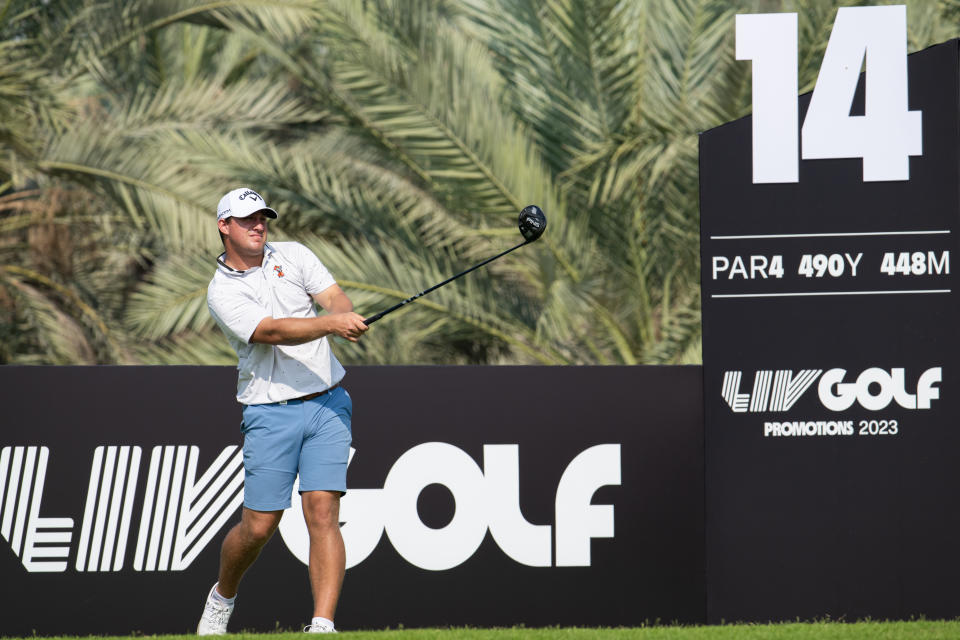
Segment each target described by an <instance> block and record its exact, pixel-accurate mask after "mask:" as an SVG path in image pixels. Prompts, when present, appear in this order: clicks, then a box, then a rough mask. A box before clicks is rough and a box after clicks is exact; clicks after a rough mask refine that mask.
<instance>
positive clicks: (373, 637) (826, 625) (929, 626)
mask: <svg viewBox="0 0 960 640" xmlns="http://www.w3.org/2000/svg"><path fill="white" fill-rule="evenodd" d="M142 637H144V636H110V637H102V636H98V637H97V640H130V639H131V638H142ZM148 637H150V638H155V639H156V640H196V638H197V636H195V635H166V636H148ZM303 637H304V635H303V633H299V632H282V633H236V634H231V635H230V636H228V639H227V640H294V639H295V638H296V639H299V640H303ZM61 638H64V639H65V638H66V637H65V636H61ZM337 638H338V639H339V640H421V639H422V640H594V639H597V640H761V639H762V640H767V639H771V640H833V639H836V640H940V639H942V640H954V639H956V638H960V620H949V621H942V620H941V621H937V620H915V621H910V622H869V621H868V622H856V623H842V622H812V623H789V624H739V625H732V624H731V625H723V626H700V627H679V626H674V627H644V628H616V629H586V628H569V627H564V628H545V629H527V628H524V627H514V628H506V629H474V628H462V629H461V628H453V629H399V630H389V629H388V630H385V631H347V632H341V633H340V634H339V635H338V636H337ZM50 640H57V639H54V638H51V639H50Z"/></svg>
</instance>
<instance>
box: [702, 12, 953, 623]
mask: <svg viewBox="0 0 960 640" xmlns="http://www.w3.org/2000/svg"><path fill="white" fill-rule="evenodd" d="M732 26H733V25H731V27H732ZM736 50H737V53H736V55H737V57H738V59H740V60H743V62H742V64H744V65H746V64H750V65H752V80H753V116H752V117H747V118H743V119H741V120H738V121H735V122H732V123H729V124H726V125H723V126H721V127H718V128H716V129H713V130H711V131H708V132H706V133H704V134H703V135H702V136H701V138H700V156H701V159H700V164H701V172H700V173H701V175H700V189H701V242H702V284H703V330H704V396H705V420H706V432H705V443H706V456H707V458H706V486H707V567H708V580H707V582H708V585H707V586H708V610H707V613H708V619H709V620H710V621H719V620H721V619H724V620H727V621H732V620H759V619H762V620H766V619H778V618H779V619H793V618H796V617H797V616H800V617H806V618H810V617H820V616H834V617H839V616H845V617H846V618H847V619H856V618H858V617H861V616H873V617H880V618H886V617H899V618H902V617H909V616H912V615H927V616H933V617H953V616H956V615H957V614H960V588H958V587H957V579H956V576H957V575H958V573H960V546H958V545H957V542H956V541H957V538H958V536H960V515H958V514H960V509H958V508H957V507H956V505H957V502H958V498H960V471H958V468H960V467H958V465H957V463H956V461H957V456H958V455H960V454H958V452H960V424H958V419H960V415H958V410H957V407H958V404H957V400H958V398H957V386H956V382H955V381H956V376H957V368H958V366H960V362H958V358H957V348H958V339H957V331H958V326H960V314H958V309H957V295H958V294H957V291H956V287H957V285H956V277H955V275H954V272H955V270H956V269H957V268H958V265H957V264H956V259H957V257H958V256H957V248H958V247H957V232H958V229H957V219H958V215H960V202H958V192H960V191H958V186H957V177H958V171H960V169H958V156H957V154H958V142H960V141H958V116H957V113H958V104H960V102H958V42H957V41H950V42H947V43H945V44H942V45H938V46H935V47H931V48H929V49H927V50H925V51H922V52H919V53H915V54H913V55H911V56H909V59H908V56H907V52H906V10H905V8H904V7H902V6H899V7H866V8H864V7H860V8H842V9H839V11H838V12H837V16H836V21H835V23H834V26H833V30H832V33H831V35H830V40H829V44H828V46H827V48H826V53H825V55H824V58H823V63H822V66H821V68H820V72H819V76H818V80H817V83H816V87H815V89H814V91H813V92H812V94H806V95H803V96H801V97H800V98H799V100H798V99H797V16H796V15H795V14H765V15H741V16H737V21H736ZM864 58H865V60H866V62H865V65H866V68H865V72H864V73H860V71H861V69H862V68H863V65H864Z"/></svg>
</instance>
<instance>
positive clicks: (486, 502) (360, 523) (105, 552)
mask: <svg viewBox="0 0 960 640" xmlns="http://www.w3.org/2000/svg"><path fill="white" fill-rule="evenodd" d="M518 449H519V447H518V446H517V445H485V446H484V466H483V469H482V470H481V468H480V467H479V466H478V465H477V464H476V463H475V462H474V461H473V459H472V458H471V457H470V456H468V455H467V454H466V453H465V452H463V451H462V450H461V449H459V448H457V447H455V446H453V445H450V444H446V443H441V442H429V443H425V444H421V445H418V446H416V447H414V448H412V449H410V450H409V451H407V452H406V453H405V454H403V455H402V456H400V458H399V459H398V460H397V461H396V463H395V464H394V465H393V467H392V468H391V469H390V471H389V473H388V474H387V477H386V480H385V482H384V486H383V488H382V489H350V491H349V492H348V493H347V495H346V496H345V497H344V498H343V501H342V505H341V519H342V520H344V521H345V522H346V524H345V525H343V528H342V530H343V536H344V542H345V544H346V550H347V566H348V567H349V566H355V565H357V564H359V563H360V562H362V561H363V560H364V559H366V557H367V556H369V554H370V553H371V552H372V551H373V549H374V548H375V547H376V546H377V544H378V542H379V541H380V539H381V537H382V536H383V534H384V533H386V535H387V537H388V538H389V539H390V541H391V543H392V544H393V546H394V548H395V549H396V550H397V552H398V553H399V554H400V555H401V556H402V557H404V558H405V559H406V560H407V561H408V562H410V563H411V564H413V565H415V566H417V567H420V568H423V569H429V570H435V571H438V570H445V569H450V568H453V567H455V566H457V565H459V564H461V563H463V562H464V561H466V560H467V559H468V558H469V557H470V556H472V555H473V553H474V552H475V551H476V549H477V548H478V547H479V545H480V543H481V541H482V540H483V538H484V537H485V536H486V532H487V531H488V530H489V531H490V533H491V535H492V537H493V539H494V540H495V541H496V543H497V544H498V545H499V547H500V548H501V549H502V550H503V552H504V553H505V554H506V555H508V556H509V557H510V558H512V559H514V560H515V561H516V562H518V563H521V564H525V565H529V566H543V567H545V566H552V565H555V566H589V565H590V542H591V540H592V539H593V538H612V537H613V535H614V527H613V523H614V511H613V509H614V508H613V505H597V504H591V498H592V496H593V494H594V492H595V491H596V490H597V489H598V488H600V487H602V486H606V485H619V484H620V445H618V444H605V445H598V446H595V447H590V448H588V449H586V450H585V451H583V452H582V453H580V454H579V455H578V456H576V457H575V458H574V459H573V460H572V461H571V462H570V463H569V465H568V466H567V468H566V470H565V471H564V473H563V475H562V477H561V479H560V482H559V485H558V486H557V491H556V502H555V518H556V519H555V522H554V523H553V526H551V525H549V524H545V525H537V524H531V523H529V522H527V521H526V519H525V518H524V517H523V515H522V514H521V513H520V506H519V452H518ZM143 454H144V452H143V449H142V448H141V447H138V446H101V447H97V448H96V449H95V450H94V453H93V460H92V464H91V467H90V476H89V481H88V483H87V493H86V501H85V503H84V509H83V516H82V519H80V521H79V530H78V527H77V522H76V521H75V519H74V518H71V517H50V516H41V515H40V514H41V507H42V502H43V495H44V489H45V484H46V477H47V466H48V464H49V463H50V449H49V448H48V447H44V446H27V447H23V446H20V447H4V448H2V449H0V536H2V537H3V539H4V540H6V541H7V542H8V543H9V544H10V548H11V549H12V551H13V553H14V554H16V555H17V557H18V558H20V561H21V562H22V563H23V566H24V567H25V568H26V569H27V571H30V572H63V571H66V570H67V569H68V567H69V565H70V564H71V559H72V565H73V568H74V569H75V570H76V571H79V572H98V571H99V572H102V571H120V570H122V569H124V568H125V567H126V566H127V563H128V562H130V563H131V565H132V567H133V569H134V570H136V571H182V570H184V569H187V568H188V567H189V566H190V564H191V563H192V562H193V561H194V560H195V559H196V558H197V556H198V555H199V554H200V553H202V552H203V551H204V549H205V548H206V547H207V546H208V545H209V544H210V542H211V541H212V540H213V538H214V537H218V534H221V533H222V529H223V527H224V525H225V524H226V523H227V522H228V521H229V520H231V519H235V512H236V510H237V509H238V508H239V507H240V505H241V504H242V501H243V464H242V463H243V453H242V451H241V450H240V449H239V448H238V447H236V446H229V447H225V448H224V449H223V450H222V451H221V452H220V454H219V455H218V456H217V458H216V459H215V460H214V461H213V463H212V464H211V465H210V466H209V467H208V468H207V469H206V470H204V471H202V472H200V471H199V470H198V460H199V457H200V451H199V448H198V447H195V446H162V447H161V446H157V447H153V448H152V450H151V451H150V454H149V462H148V463H147V464H146V468H145V469H144V468H142V467H143V462H144V460H143V457H144V455H143ZM352 457H353V451H352V450H351V459H352ZM141 474H145V475H146V478H145V481H142V482H141ZM431 484H441V485H444V486H445V487H446V488H447V489H448V490H449V491H450V492H451V493H452V494H453V496H454V498H455V500H456V504H457V509H456V513H455V515H454V517H453V520H452V521H451V522H450V523H449V524H447V525H446V526H445V527H443V528H441V529H433V528H431V527H428V526H427V525H425V524H424V523H423V522H422V521H421V520H420V517H419V515H418V513H417V499H418V497H419V495H420V492H421V491H422V490H423V489H424V488H425V487H427V486H428V485H431ZM141 485H143V487H142V488H141ZM291 502H292V505H293V507H292V508H291V511H295V512H296V513H295V514H287V516H286V517H284V518H283V519H282V520H281V524H280V534H281V536H282V537H283V540H284V542H285V543H286V545H287V547H288V548H289V549H290V550H291V552H292V553H293V554H294V555H295V556H296V557H297V558H299V559H300V560H301V561H303V562H304V563H306V561H307V553H308V539H307V533H306V526H305V525H304V523H303V518H302V517H301V513H300V500H299V496H298V495H297V488H296V487H294V491H293V500H292V501H291ZM136 505H140V508H139V512H135V509H134V507H135V506H136ZM218 539H219V537H218ZM131 551H132V553H131ZM131 555H132V560H131V557H130V556H131ZM554 560H555V561H554Z"/></svg>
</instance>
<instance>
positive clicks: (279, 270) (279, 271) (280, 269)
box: [273, 265, 283, 278]
mask: <svg viewBox="0 0 960 640" xmlns="http://www.w3.org/2000/svg"><path fill="white" fill-rule="evenodd" d="M273 270H274V271H276V272H277V277H278V278H282V277H283V267H281V266H280V265H276V266H274V267H273Z"/></svg>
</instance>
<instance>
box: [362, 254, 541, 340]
mask: <svg viewBox="0 0 960 640" xmlns="http://www.w3.org/2000/svg"><path fill="white" fill-rule="evenodd" d="M525 244H527V243H526V242H521V243H520V244H518V245H517V246H515V247H510V248H509V249H507V250H506V251H504V252H503V253H498V254H497V255H495V256H493V257H492V258H487V259H486V260H484V261H483V262H480V263H478V264H475V265H473V266H472V267H470V268H469V269H466V270H465V271H461V272H460V273H458V274H457V275H455V276H452V277H450V278H447V279H446V280H444V281H443V282H441V283H439V284H435V285H433V286H432V287H430V288H429V289H424V290H423V291H421V292H420V293H418V294H417V295H415V296H410V297H409V298H407V299H406V300H403V301H401V302H398V303H397V304H395V305H393V306H392V307H390V308H389V309H384V310H383V311H381V312H380V313H375V314H373V315H372V316H370V317H369V318H365V319H364V321H363V323H364V324H365V325H367V326H370V325H371V324H373V323H374V322H376V321H377V320H379V319H380V318H382V317H383V316H385V315H387V314H388V313H391V312H392V311H396V310H397V309H399V308H400V307H402V306H403V305H405V304H407V303H409V302H413V301H414V300H416V299H417V298H419V297H420V296H423V295H426V294H428V293H430V292H431V291H433V290H434V289H439V288H440V287H442V286H443V285H445V284H447V283H448V282H453V281H454V280H456V279H457V278H459V277H460V276H464V275H466V274H468V273H470V272H471V271H473V270H474V269H479V268H480V267H482V266H483V265H485V264H487V263H488V262H493V261H494V260H496V259H497V258H502V257H503V256H505V255H507V254H508V253H510V252H511V251H513V250H514V249H519V248H520V247H522V246H523V245H525Z"/></svg>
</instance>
